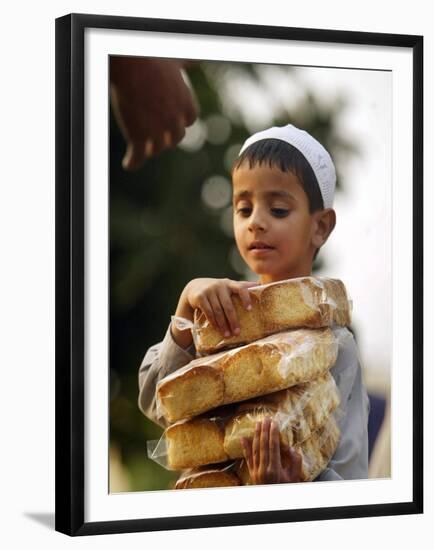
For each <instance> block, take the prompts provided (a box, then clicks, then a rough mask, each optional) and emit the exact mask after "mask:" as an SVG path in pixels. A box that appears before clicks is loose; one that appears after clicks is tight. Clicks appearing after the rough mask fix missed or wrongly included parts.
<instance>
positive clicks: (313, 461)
mask: <svg viewBox="0 0 434 550" xmlns="http://www.w3.org/2000/svg"><path fill="white" fill-rule="evenodd" d="M339 437H340V432H339V428H338V426H337V424H336V421H335V419H334V416H333V415H331V416H330V417H329V418H328V420H327V422H326V424H325V425H324V426H323V427H322V428H320V429H319V430H317V431H315V432H314V433H312V435H311V437H309V438H308V439H307V440H305V441H304V442H303V443H301V444H299V445H297V446H295V450H296V451H297V452H298V453H299V454H300V455H301V459H302V463H301V480H300V481H303V482H307V481H313V480H314V479H315V478H316V477H318V476H319V475H320V473H321V472H322V471H323V470H324V469H325V468H326V467H327V464H328V463H329V461H330V459H331V458H332V456H333V454H334V452H335V450H336V448H337V446H338V443H339ZM289 466H290V465H289V463H287V462H286V459H283V467H289ZM239 485H252V480H251V477H250V473H249V469H248V466H247V463H246V461H245V460H244V459H241V460H235V461H233V462H226V463H224V464H217V465H214V466H202V467H200V468H193V469H189V470H187V471H185V472H183V473H182V474H181V476H180V478H179V479H178V481H177V483H176V485H175V488H176V489H195V488H204V487H229V486H239Z"/></svg>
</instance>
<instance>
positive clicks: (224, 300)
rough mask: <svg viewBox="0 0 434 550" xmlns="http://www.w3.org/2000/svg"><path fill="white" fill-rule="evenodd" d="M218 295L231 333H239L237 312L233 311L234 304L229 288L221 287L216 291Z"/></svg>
mask: <svg viewBox="0 0 434 550" xmlns="http://www.w3.org/2000/svg"><path fill="white" fill-rule="evenodd" d="M218 296H219V299H220V303H221V305H222V307H223V310H224V312H225V315H226V319H227V320H228V323H229V327H230V329H231V332H232V334H234V335H237V334H239V333H240V326H239V322H238V317H237V312H236V311H235V308H234V304H233V303H232V299H231V295H230V293H229V290H228V289H227V288H225V287H223V288H221V289H220V290H219V291H218Z"/></svg>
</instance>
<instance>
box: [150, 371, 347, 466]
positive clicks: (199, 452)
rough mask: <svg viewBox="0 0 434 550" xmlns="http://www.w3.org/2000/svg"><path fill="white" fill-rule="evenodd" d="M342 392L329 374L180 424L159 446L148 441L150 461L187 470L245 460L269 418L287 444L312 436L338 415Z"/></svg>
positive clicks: (157, 443)
mask: <svg viewBox="0 0 434 550" xmlns="http://www.w3.org/2000/svg"><path fill="white" fill-rule="evenodd" d="M339 401H340V399H339V392H338V389H337V387H336V384H335V381H334V379H333V377H332V375H331V374H330V373H329V372H326V373H325V374H323V375H321V376H320V377H318V378H316V379H314V380H311V381H309V382H306V383H303V384H299V385H296V386H292V387H291V388H288V389H286V390H282V391H278V392H275V393H272V394H268V395H265V396H262V397H260V398H256V399H253V400H250V401H245V402H242V403H238V404H235V405H231V406H226V407H221V408H220V409H215V410H213V411H211V412H209V413H208V414H205V415H202V416H200V417H196V418H193V419H192V420H184V421H179V422H176V423H175V424H173V425H172V426H169V428H167V429H166V430H165V431H164V433H163V435H162V437H161V438H160V440H159V441H150V442H148V456H149V458H151V459H152V460H155V461H156V462H158V463H159V464H161V465H162V466H164V467H165V468H167V469H172V470H181V469H185V468H195V467H197V466H201V465H205V464H210V463H217V462H224V461H226V460H229V459H235V458H242V457H243V449H242V445H241V440H240V438H241V437H248V438H253V435H254V431H255V426H256V423H257V422H258V421H260V420H262V419H263V418H265V417H266V416H268V417H270V418H272V419H273V420H274V421H275V422H276V423H277V426H278V428H279V433H280V439H281V442H282V443H283V444H286V445H289V446H294V445H296V444H300V443H301V442H303V441H305V440H306V439H308V438H309V437H311V435H312V433H313V432H314V431H316V430H317V429H318V428H320V427H321V426H323V425H324V424H325V423H326V421H327V419H328V417H329V416H330V414H331V413H332V412H333V411H335V412H336V411H337V408H338V405H339Z"/></svg>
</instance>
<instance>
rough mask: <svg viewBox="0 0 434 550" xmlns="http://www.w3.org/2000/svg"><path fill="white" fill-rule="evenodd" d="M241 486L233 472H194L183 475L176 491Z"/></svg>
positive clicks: (214, 470) (176, 485)
mask: <svg viewBox="0 0 434 550" xmlns="http://www.w3.org/2000/svg"><path fill="white" fill-rule="evenodd" d="M238 485H241V481H240V479H239V477H238V476H237V475H236V474H235V473H234V472H233V471H231V470H222V469H207V470H192V471H190V472H186V473H184V474H182V476H181V477H180V478H179V479H178V481H177V482H176V484H175V489H203V488H205V487H236V486H238Z"/></svg>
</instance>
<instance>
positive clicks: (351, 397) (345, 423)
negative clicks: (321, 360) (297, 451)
mask: <svg viewBox="0 0 434 550" xmlns="http://www.w3.org/2000/svg"><path fill="white" fill-rule="evenodd" d="M339 330H341V331H342V329H339ZM343 330H344V331H345V332H341V335H342V334H344V337H343V338H342V340H341V341H340V343H339V354H338V359H337V361H336V365H335V366H334V367H332V369H331V370H330V372H331V374H332V375H333V377H334V379H335V381H336V384H337V386H338V388H339V391H340V394H341V406H340V408H339V411H341V413H342V412H343V417H342V418H339V412H338V414H337V420H338V425H339V428H340V430H341V437H340V440H339V444H338V448H337V449H336V452H335V453H334V455H333V457H332V459H331V460H330V462H329V464H328V466H327V468H326V469H325V470H324V471H323V472H322V473H321V474H320V475H319V476H318V477H317V478H316V480H315V481H333V480H340V479H367V477H368V414H369V399H368V395H367V393H366V389H365V387H364V385H363V382H362V372H361V367H360V362H359V360H358V352H357V347H356V344H355V342H354V339H353V337H352V335H351V333H350V332H349V331H347V330H346V329H343ZM347 333H348V334H347Z"/></svg>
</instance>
